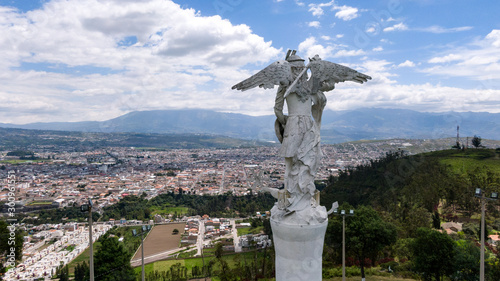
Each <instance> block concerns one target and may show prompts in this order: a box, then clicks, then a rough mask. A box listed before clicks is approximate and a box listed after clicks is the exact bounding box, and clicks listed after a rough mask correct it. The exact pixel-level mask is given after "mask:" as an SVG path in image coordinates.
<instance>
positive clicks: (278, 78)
mask: <svg viewBox="0 0 500 281" xmlns="http://www.w3.org/2000/svg"><path fill="white" fill-rule="evenodd" d="M292 82H293V76H292V69H291V67H290V64H289V63H288V62H287V61H286V60H279V61H276V62H274V63H272V64H270V65H269V66H267V67H266V68H264V69H262V70H261V71H259V72H257V73H256V74H254V75H252V76H251V77H249V78H247V79H245V80H243V81H241V82H240V83H238V84H236V85H234V86H233V87H232V88H231V89H233V90H234V89H236V90H242V91H246V90H249V89H252V88H255V87H257V86H259V87H261V88H264V89H272V88H274V86H275V85H283V86H288V85H290V83H292Z"/></svg>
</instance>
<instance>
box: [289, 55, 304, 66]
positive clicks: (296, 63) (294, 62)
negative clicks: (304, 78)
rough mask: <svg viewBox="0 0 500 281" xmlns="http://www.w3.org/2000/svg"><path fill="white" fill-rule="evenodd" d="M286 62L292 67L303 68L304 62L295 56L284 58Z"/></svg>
mask: <svg viewBox="0 0 500 281" xmlns="http://www.w3.org/2000/svg"><path fill="white" fill-rule="evenodd" d="M286 61H287V62H289V63H290V64H291V65H292V67H304V66H305V64H304V60H303V59H302V58H301V57H299V56H297V55H291V56H288V57H287V58H286Z"/></svg>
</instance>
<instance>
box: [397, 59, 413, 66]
mask: <svg viewBox="0 0 500 281" xmlns="http://www.w3.org/2000/svg"><path fill="white" fill-rule="evenodd" d="M414 66H415V63H414V62H412V61H410V60H405V61H404V62H402V63H400V64H398V67H414Z"/></svg>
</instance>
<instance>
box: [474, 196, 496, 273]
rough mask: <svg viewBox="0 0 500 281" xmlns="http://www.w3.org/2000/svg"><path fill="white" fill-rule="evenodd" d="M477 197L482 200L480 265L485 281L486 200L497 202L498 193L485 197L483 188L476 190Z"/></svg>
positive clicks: (480, 271)
mask: <svg viewBox="0 0 500 281" xmlns="http://www.w3.org/2000/svg"><path fill="white" fill-rule="evenodd" d="M475 196H476V197H478V198H480V199H481V261H480V265H479V281H484V236H485V227H484V214H485V209H486V208H485V206H486V200H485V199H487V200H497V199H498V193H496V192H492V193H491V197H490V198H487V197H484V193H483V191H482V190H481V188H476V193H475Z"/></svg>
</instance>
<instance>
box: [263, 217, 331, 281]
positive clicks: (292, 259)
mask: <svg viewBox="0 0 500 281" xmlns="http://www.w3.org/2000/svg"><path fill="white" fill-rule="evenodd" d="M327 226H328V219H327V220H326V221H324V222H323V223H320V224H313V225H304V224H286V223H283V222H279V221H275V220H273V219H271V227H272V229H273V240H274V241H273V243H274V249H275V251H276V281H304V280H305V281H321V280H322V261H323V242H324V239H325V232H326V227H327Z"/></svg>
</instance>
